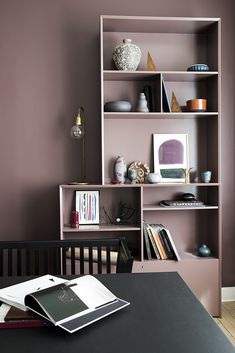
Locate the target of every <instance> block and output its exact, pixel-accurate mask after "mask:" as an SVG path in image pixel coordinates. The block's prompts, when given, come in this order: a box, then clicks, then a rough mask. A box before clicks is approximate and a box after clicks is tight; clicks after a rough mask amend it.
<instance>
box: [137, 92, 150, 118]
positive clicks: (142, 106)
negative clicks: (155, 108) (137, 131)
mask: <svg viewBox="0 0 235 353" xmlns="http://www.w3.org/2000/svg"><path fill="white" fill-rule="evenodd" d="M136 111H137V112H141V113H142V112H143V113H147V112H149V108H148V102H147V99H146V97H145V94H144V93H143V92H142V93H140V96H139V100H138V104H137V108H136Z"/></svg>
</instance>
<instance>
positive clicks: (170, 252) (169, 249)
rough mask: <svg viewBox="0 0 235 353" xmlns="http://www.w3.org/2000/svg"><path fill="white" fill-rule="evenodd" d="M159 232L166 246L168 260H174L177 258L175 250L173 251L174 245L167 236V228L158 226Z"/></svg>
mask: <svg viewBox="0 0 235 353" xmlns="http://www.w3.org/2000/svg"><path fill="white" fill-rule="evenodd" d="M158 234H159V236H160V238H161V241H162V245H163V246H164V248H165V251H166V255H167V258H168V260H174V259H175V255H174V251H173V249H172V247H171V245H170V243H169V239H168V237H167V234H166V231H165V229H164V228H162V227H160V226H158Z"/></svg>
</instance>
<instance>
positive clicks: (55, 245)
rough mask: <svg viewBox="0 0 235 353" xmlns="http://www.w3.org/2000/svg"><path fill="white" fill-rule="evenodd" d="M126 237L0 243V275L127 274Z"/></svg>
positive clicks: (130, 268) (128, 265)
mask: <svg viewBox="0 0 235 353" xmlns="http://www.w3.org/2000/svg"><path fill="white" fill-rule="evenodd" d="M132 265H133V257H132V256H131V255H130V251H129V249H128V247H127V244H126V241H125V238H117V239H86V240H84V239H76V240H75V239H74V240H42V241H0V276H24V275H26V276H27V275H43V274H47V273H49V274H55V275H60V274H61V275H68V274H71V275H76V274H78V275H79V274H84V273H87V274H88V273H89V274H93V273H111V272H116V273H123V272H126V273H130V272H131V271H132Z"/></svg>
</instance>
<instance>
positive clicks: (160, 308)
mask: <svg viewBox="0 0 235 353" xmlns="http://www.w3.org/2000/svg"><path fill="white" fill-rule="evenodd" d="M97 278H99V280H100V281H101V282H102V283H104V285H106V286H107V287H108V288H109V289H110V290H111V291H112V292H113V293H114V294H116V295H117V296H119V297H120V298H122V299H125V300H127V301H130V302H131V305H130V306H128V307H126V308H124V309H123V310H121V311H119V312H116V313H114V314H112V315H111V316H109V317H106V318H104V319H102V320H100V321H98V322H96V323H94V324H92V325H90V326H87V327H86V328H84V329H82V330H80V331H77V332H75V333H73V334H69V333H67V332H65V331H64V330H62V329H61V328H59V327H43V328H27V329H26V328H22V329H2V330H0V347H1V348H0V349H1V352H3V353H13V352H14V353H15V352H20V353H47V352H50V353H52V352H53V353H75V352H81V353H96V352H97V353H168V352H169V353H232V352H233V353H234V352H235V348H234V347H233V345H232V344H231V343H230V342H229V340H228V339H227V338H226V337H225V335H224V334H223V333H222V331H221V330H220V329H219V327H218V326H217V325H216V323H215V322H214V320H213V318H212V317H211V316H210V315H209V314H208V313H207V311H206V310H205V309H204V307H203V306H202V305H201V303H200V302H199V301H198V299H197V298H196V297H195V296H194V294H193V293H192V292H191V290H190V289H189V288H188V287H187V285H186V284H185V283H184V281H183V280H182V279H181V277H180V276H179V275H178V274H177V273H138V274H111V275H98V276H97ZM26 279H27V278H24V277H22V278H21V280H26ZM19 280H20V279H19V278H18V279H17V280H16V278H11V279H10V278H2V279H1V284H0V286H1V287H5V286H8V285H11V284H14V283H16V281H19Z"/></svg>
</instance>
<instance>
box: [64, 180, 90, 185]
mask: <svg viewBox="0 0 235 353" xmlns="http://www.w3.org/2000/svg"><path fill="white" fill-rule="evenodd" d="M68 184H69V185H88V183H87V182H85V181H71V182H70V183H68Z"/></svg>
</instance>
